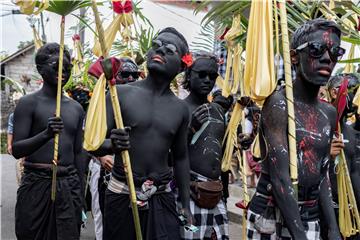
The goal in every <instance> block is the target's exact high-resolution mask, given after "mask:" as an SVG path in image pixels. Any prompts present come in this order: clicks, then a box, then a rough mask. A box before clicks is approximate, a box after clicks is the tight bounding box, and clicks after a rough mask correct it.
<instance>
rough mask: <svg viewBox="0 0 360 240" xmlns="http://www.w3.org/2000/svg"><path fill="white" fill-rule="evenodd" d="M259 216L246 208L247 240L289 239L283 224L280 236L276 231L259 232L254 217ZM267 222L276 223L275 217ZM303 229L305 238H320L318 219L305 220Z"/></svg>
mask: <svg viewBox="0 0 360 240" xmlns="http://www.w3.org/2000/svg"><path fill="white" fill-rule="evenodd" d="M258 217H260V215H259V214H256V213H254V212H252V211H251V210H248V212H247V226H246V236H247V239H248V240H252V239H254V240H255V239H256V240H277V239H281V240H291V235H290V233H289V231H288V229H287V228H286V227H285V226H283V227H282V229H281V233H280V236H277V234H276V232H275V233H273V234H266V233H261V232H259V231H258V230H257V229H256V228H255V219H256V218H258ZM268 224H274V225H275V224H276V220H275V219H268ZM304 225H305V231H306V237H307V239H311V240H320V225H319V221H309V222H305V223H304Z"/></svg>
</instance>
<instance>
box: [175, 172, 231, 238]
mask: <svg viewBox="0 0 360 240" xmlns="http://www.w3.org/2000/svg"><path fill="white" fill-rule="evenodd" d="M191 174H192V176H193V175H194V172H191ZM196 178H197V180H199V181H203V182H205V181H208V179H207V178H206V177H205V176H202V175H199V174H197V175H196ZM180 204H181V203H179V202H178V205H180ZM190 211H191V213H192V215H193V217H194V220H195V223H193V224H194V225H195V226H196V227H198V228H199V231H197V232H195V233H193V232H191V231H186V230H185V229H184V228H181V230H180V234H181V238H182V239H185V240H190V239H193V240H200V239H201V240H202V239H204V238H211V234H212V233H213V232H214V231H215V233H216V237H217V239H219V240H226V239H229V219H228V217H227V209H226V205H225V203H224V201H222V200H220V202H219V203H218V204H217V206H216V207H215V208H213V209H205V208H200V207H198V206H197V205H196V204H195V202H194V201H193V200H192V199H191V198H190Z"/></svg>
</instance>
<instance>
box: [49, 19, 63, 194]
mask: <svg viewBox="0 0 360 240" xmlns="http://www.w3.org/2000/svg"><path fill="white" fill-rule="evenodd" d="M60 29H61V33H60V53H59V68H58V82H57V93H56V112H55V116H56V117H60V108H61V95H62V94H61V93H62V69H63V58H64V29H65V16H61V24H60ZM58 153H59V134H55V140H54V160H53V167H52V173H53V175H52V183H51V200H52V201H55V197H56V172H57V164H58V155H59V154H58Z"/></svg>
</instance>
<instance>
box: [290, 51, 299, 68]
mask: <svg viewBox="0 0 360 240" xmlns="http://www.w3.org/2000/svg"><path fill="white" fill-rule="evenodd" d="M290 60H291V63H292V64H295V65H296V64H298V63H299V56H298V54H297V53H296V50H294V49H291V50H290Z"/></svg>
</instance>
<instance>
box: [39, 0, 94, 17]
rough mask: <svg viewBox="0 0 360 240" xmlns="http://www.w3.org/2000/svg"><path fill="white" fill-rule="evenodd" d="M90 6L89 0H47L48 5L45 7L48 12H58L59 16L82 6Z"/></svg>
mask: <svg viewBox="0 0 360 240" xmlns="http://www.w3.org/2000/svg"><path fill="white" fill-rule="evenodd" d="M88 6H91V1H90V0H81V1H79V0H67V1H57V0H52V1H49V7H48V8H47V9H46V10H47V11H49V12H53V13H56V14H59V15H61V16H66V15H68V14H70V13H71V12H73V11H75V10H77V9H80V8H83V7H88Z"/></svg>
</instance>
